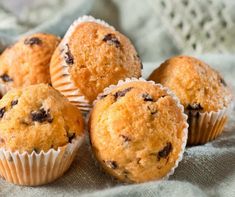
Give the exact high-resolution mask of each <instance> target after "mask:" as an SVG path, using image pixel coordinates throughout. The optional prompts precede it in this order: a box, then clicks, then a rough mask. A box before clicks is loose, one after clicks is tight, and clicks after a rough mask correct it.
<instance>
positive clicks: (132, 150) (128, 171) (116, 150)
mask: <svg viewBox="0 0 235 197" xmlns="http://www.w3.org/2000/svg"><path fill="white" fill-rule="evenodd" d="M186 127H187V123H186V118H185V116H184V114H183V112H182V108H180V107H179V106H178V104H177V102H176V100H175V99H174V98H173V97H172V96H171V95H169V94H168V93H167V92H166V90H164V89H162V88H160V87H159V86H156V85H154V84H151V83H149V82H143V81H138V82H129V83H126V84H123V85H120V86H117V87H116V88H114V89H113V90H112V91H111V92H110V93H109V94H107V95H102V96H101V97H100V99H99V100H97V101H96V103H95V105H94V108H93V110H92V112H91V116H90V120H89V132H90V141H91V147H92V150H93V153H94V155H95V157H96V159H97V160H98V161H99V163H100V164H101V165H102V166H103V168H104V169H105V171H107V172H108V173H110V174H111V175H113V176H114V177H116V178H117V179H119V180H121V181H124V182H145V181H150V180H158V179H161V178H163V177H165V176H166V175H167V174H168V173H169V172H170V171H171V169H172V168H174V167H175V165H176V161H177V160H178V159H179V155H180V154H181V153H182V151H183V150H182V146H183V144H184V143H185V142H184V141H185V129H186Z"/></svg>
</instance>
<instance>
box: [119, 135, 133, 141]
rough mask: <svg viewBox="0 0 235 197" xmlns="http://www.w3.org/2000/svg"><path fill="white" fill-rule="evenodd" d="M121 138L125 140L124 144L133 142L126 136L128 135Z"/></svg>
mask: <svg viewBox="0 0 235 197" xmlns="http://www.w3.org/2000/svg"><path fill="white" fill-rule="evenodd" d="M120 136H121V137H122V138H123V139H124V142H129V141H131V139H130V138H129V137H128V136H126V135H120Z"/></svg>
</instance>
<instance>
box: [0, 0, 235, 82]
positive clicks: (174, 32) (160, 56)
mask: <svg viewBox="0 0 235 197" xmlns="http://www.w3.org/2000/svg"><path fill="white" fill-rule="evenodd" d="M234 10H235V1H234V0H144V1H141V0H76V1H75V0H50V1H48V0H17V1H16V0H0V51H2V50H3V49H4V48H5V47H6V46H8V45H9V44H11V43H13V42H15V41H16V40H17V39H18V38H19V37H20V36H22V35H24V34H30V33H33V32H48V33H54V34H57V35H59V36H61V37H62V36H63V35H64V33H65V32H66V30H67V28H68V27H69V25H70V24H71V23H72V22H73V21H74V20H75V19H76V18H78V17H79V16H81V15H84V14H88V15H93V16H94V17H96V18H100V19H103V20H105V21H107V22H108V23H110V24H111V25H113V26H114V27H115V28H116V29H117V30H119V31H121V32H122V33H124V34H125V35H127V36H128V37H129V38H130V39H131V40H132V42H133V43H134V45H135V47H136V48H137V50H138V52H139V54H140V57H141V58H142V60H143V61H144V62H161V61H163V60H164V59H166V58H168V57H169V56H172V55H176V54H188V55H194V56H198V57H202V59H206V60H208V59H209V60H208V61H209V62H210V59H213V62H214V63H215V64H217V65H216V67H219V70H222V72H223V69H222V68H223V66H224V65H223V59H226V60H225V61H226V62H227V63H226V66H227V67H226V70H229V71H233V72H231V73H235V65H234V57H233V54H234V53H235V41H234V40H235V39H234V38H235V25H234V24H235V12H234ZM216 58H217V59H218V61H217V60H216ZM221 58H222V59H221ZM227 78H230V79H232V78H234V77H233V76H232V75H231V74H230V76H229V74H228V77H227Z"/></svg>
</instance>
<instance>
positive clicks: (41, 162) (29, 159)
mask: <svg viewBox="0 0 235 197" xmlns="http://www.w3.org/2000/svg"><path fill="white" fill-rule="evenodd" d="M83 138H84V136H79V137H77V138H76V139H73V140H72V143H68V144H67V145H65V146H62V147H59V148H58V150H55V149H50V150H49V151H48V152H44V151H41V152H40V153H36V152H35V151H33V152H32V153H31V154H29V153H27V152H23V153H20V152H19V151H15V152H11V151H8V150H5V149H4V148H1V149H0V176H1V177H2V178H4V179H5V180H6V181H8V182H11V183H14V184H17V185H26V186H37V185H43V184H46V183H49V182H52V181H54V180H55V179H57V178H59V177H60V176H62V175H63V174H64V172H65V171H66V170H67V169H68V168H69V167H70V165H71V163H72V161H73V160H74V158H75V156H76V153H77V150H78V148H79V147H80V146H81V144H82V142H83Z"/></svg>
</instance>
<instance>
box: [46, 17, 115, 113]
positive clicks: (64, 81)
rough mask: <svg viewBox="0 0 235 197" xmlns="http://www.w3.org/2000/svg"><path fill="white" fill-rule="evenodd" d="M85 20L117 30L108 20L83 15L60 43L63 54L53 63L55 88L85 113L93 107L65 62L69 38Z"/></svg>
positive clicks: (52, 78)
mask: <svg viewBox="0 0 235 197" xmlns="http://www.w3.org/2000/svg"><path fill="white" fill-rule="evenodd" d="M83 22H95V23H99V24H101V25H103V26H105V27H109V28H111V29H112V30H115V29H114V27H112V26H110V25H109V24H107V23H106V22H104V21H102V20H99V19H95V18H93V17H92V16H82V17H79V18H78V19H77V20H76V21H74V22H73V24H72V25H71V26H70V27H69V29H68V31H67V32H66V34H65V36H64V38H63V40H62V41H61V43H60V44H59V49H60V52H61V54H57V55H59V56H60V58H58V59H57V61H56V62H55V63H54V64H51V68H50V71H51V81H52V85H53V87H54V88H56V89H57V90H59V91H60V92H61V93H62V94H63V95H64V96H65V97H67V98H68V100H69V101H70V102H71V103H72V104H74V105H75V106H76V107H78V108H79V109H80V110H81V112H82V113H83V114H86V113H87V112H89V111H90V109H91V104H90V102H89V101H88V100H87V99H86V98H85V96H84V95H83V94H82V93H81V91H80V90H79V88H78V87H77V86H76V85H75V84H74V82H73V80H72V79H71V76H70V74H69V65H68V64H67V63H66V62H65V60H64V56H65V55H66V53H67V52H68V45H67V43H68V39H69V38H70V36H71V35H72V34H73V32H74V31H75V29H76V27H77V26H78V25H80V24H81V23H83Z"/></svg>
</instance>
